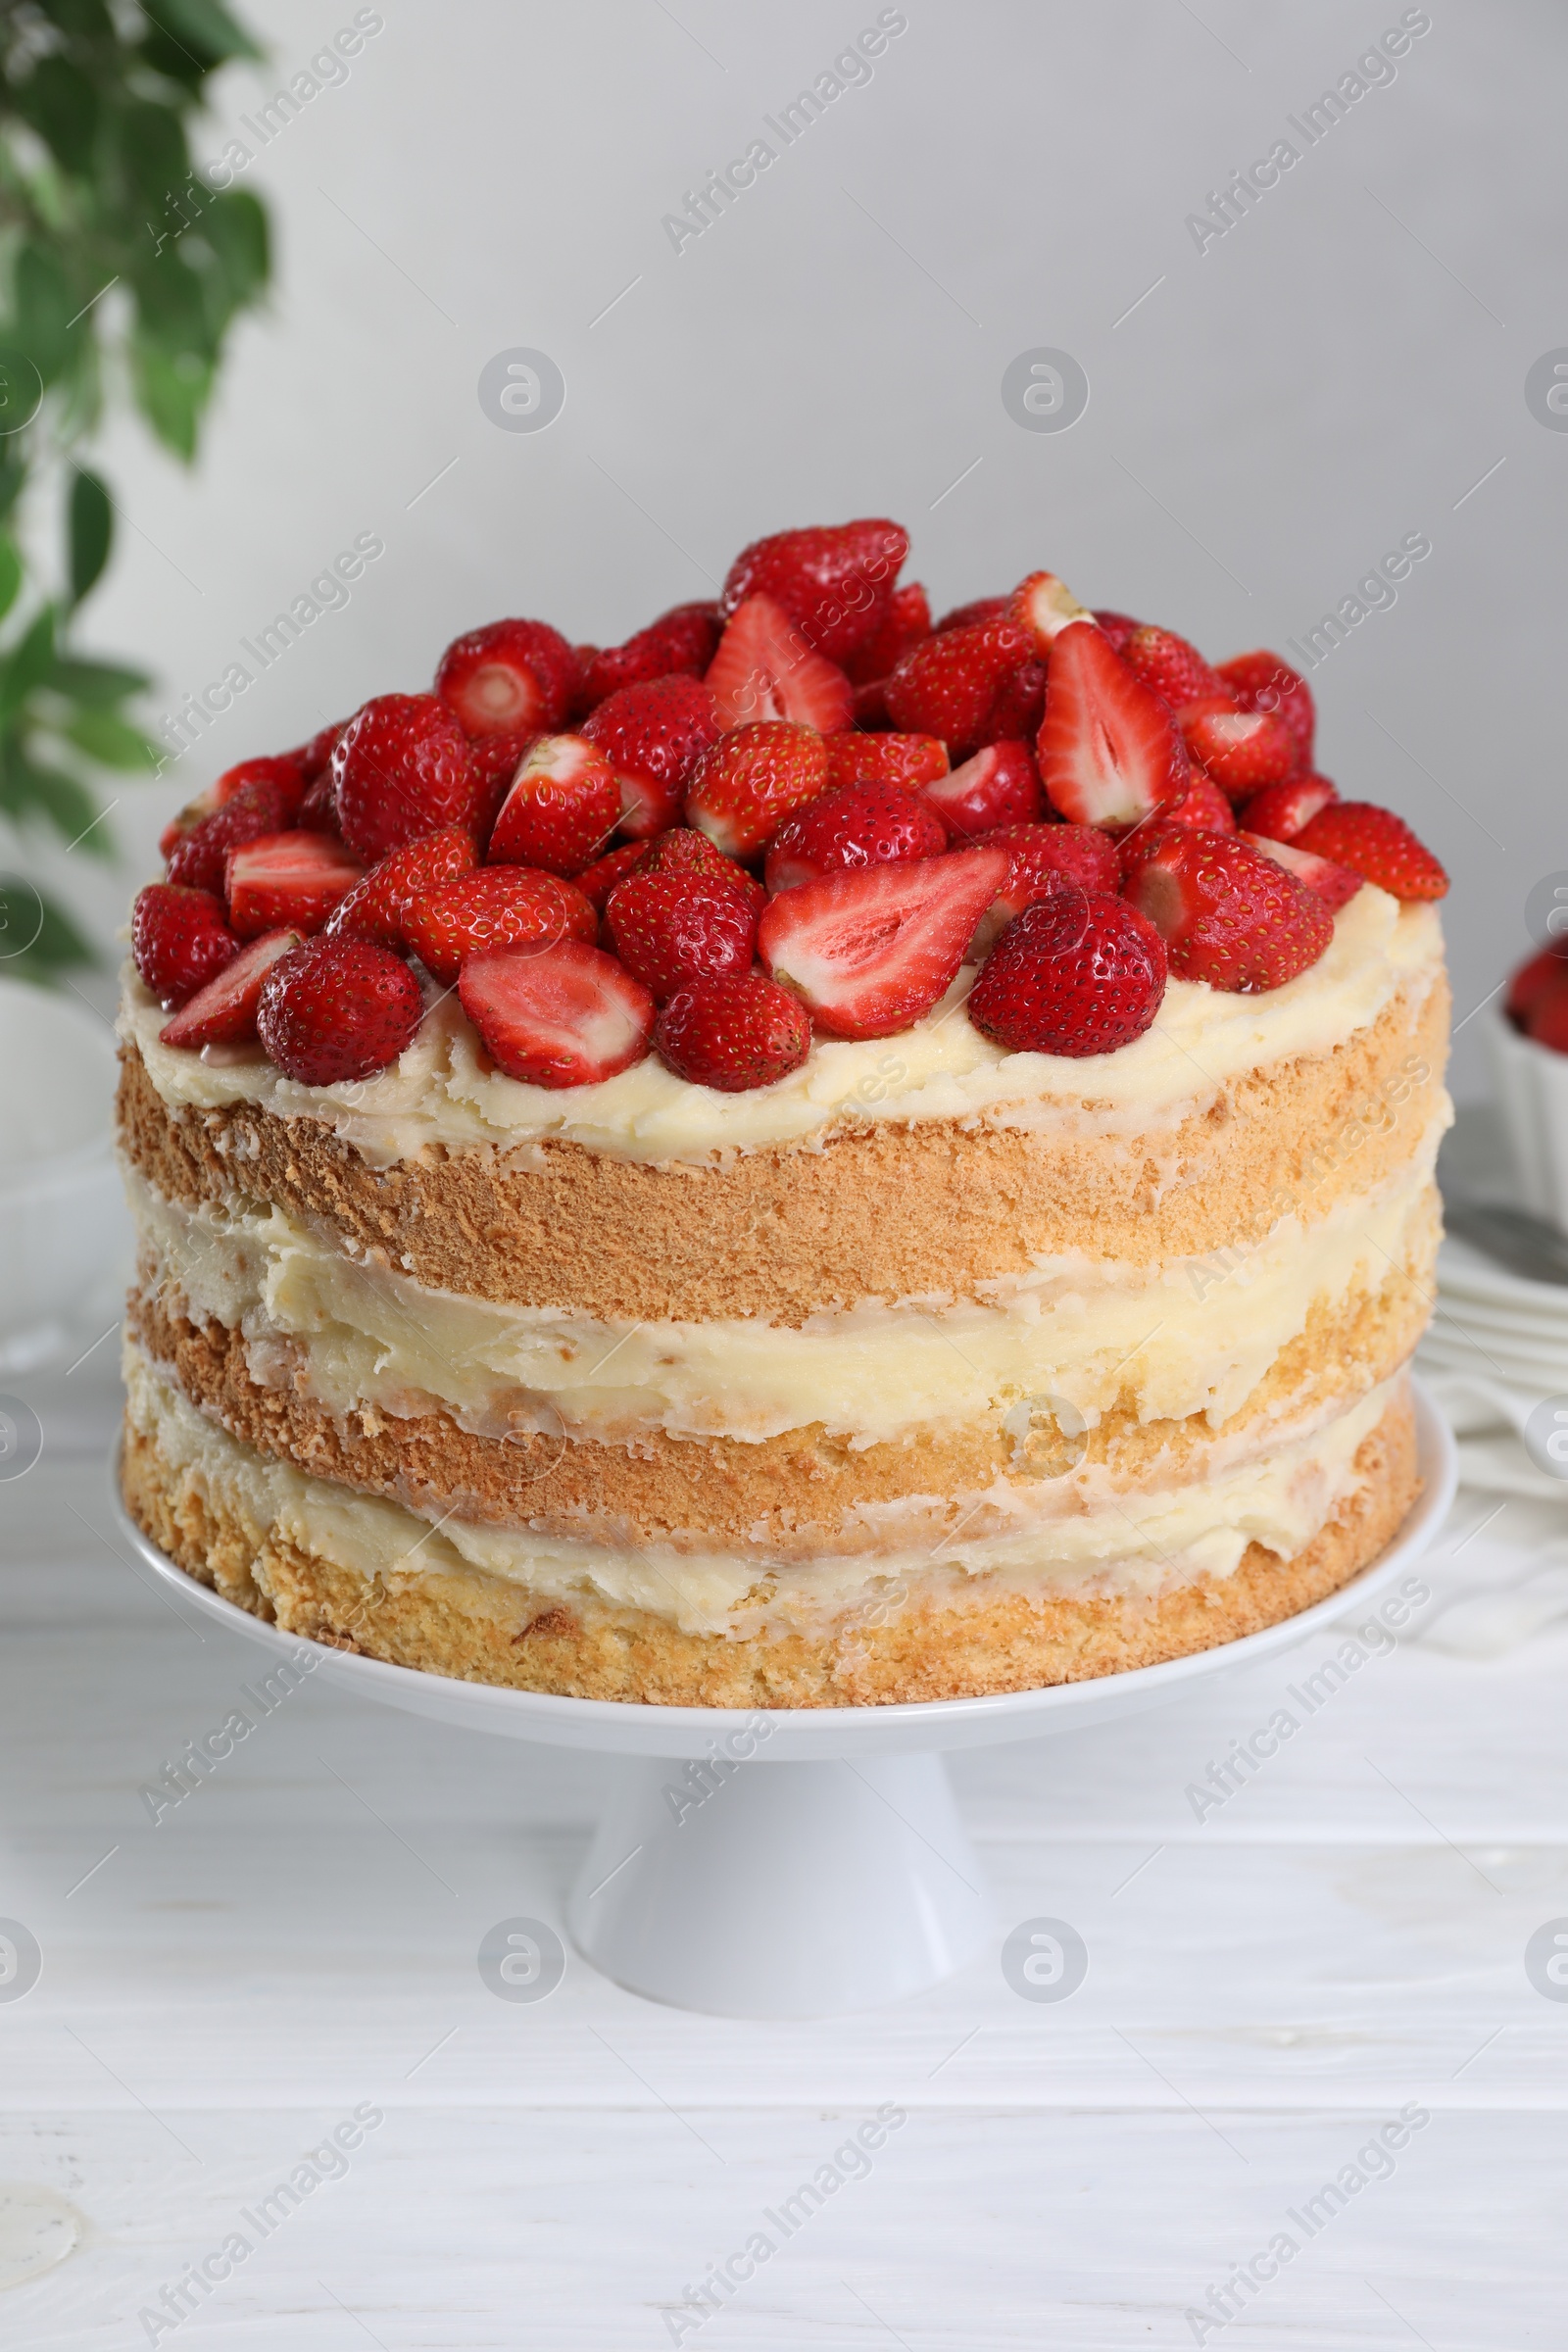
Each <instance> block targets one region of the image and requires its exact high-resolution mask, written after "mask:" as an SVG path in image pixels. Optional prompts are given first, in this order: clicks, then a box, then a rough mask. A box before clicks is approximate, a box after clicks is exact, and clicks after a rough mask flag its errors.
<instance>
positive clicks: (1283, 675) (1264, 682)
mask: <svg viewBox="0 0 1568 2352" xmlns="http://www.w3.org/2000/svg"><path fill="white" fill-rule="evenodd" d="M1219 674H1220V676H1221V677H1222V678H1223V679H1224V681H1225V683H1226V685H1227V686H1228V687H1229V688H1230V691H1231V693H1232V694H1233V695H1234V696H1235V697H1236V700H1237V702H1238V704H1239V705H1240V706H1241V708H1242V709H1243V710H1244V711H1272V712H1274V714H1275V715H1276V716H1277V717H1279V718H1283V719H1284V721H1285V724H1286V725H1287V726H1288V727H1289V728H1290V730H1291V735H1292V738H1293V740H1294V742H1295V744H1296V764H1297V766H1298V767H1310V766H1311V764H1312V736H1313V731H1314V727H1315V723H1316V712H1315V711H1314V709H1313V705H1312V689H1311V687H1310V686H1308V684H1307V682H1306V680H1305V679H1304V678H1303V677H1302V675H1301V673H1300V671H1299V669H1293V668H1292V667H1291V665H1290V663H1289V662H1282V661H1281V660H1280V658H1279V656H1278V654H1266V653H1263V652H1257V653H1253V654H1236V655H1234V656H1233V657H1232V659H1231V660H1230V661H1229V662H1220V664H1219Z"/></svg>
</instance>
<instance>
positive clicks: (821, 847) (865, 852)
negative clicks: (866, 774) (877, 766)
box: [762, 783, 948, 891]
mask: <svg viewBox="0 0 1568 2352" xmlns="http://www.w3.org/2000/svg"><path fill="white" fill-rule="evenodd" d="M947 846H948V835H947V828H946V826H945V825H944V824H943V822H942V820H941V818H940V817H939V816H938V815H937V813H936V811H935V810H934V809H928V808H927V807H926V806H925V803H924V801H923V800H921V799H919V798H917V797H916V795H915V794H913V793H912V792H906V791H905V790H904V788H903V786H902V785H900V784H876V783H871V784H840V785H837V786H836V787H835V788H834V789H833V790H831V791H829V792H824V793H819V794H818V796H817V798H816V799H815V800H814V801H808V802H807V803H806V806H805V807H804V808H802V809H796V810H795V811H794V813H793V814H792V815H790V816H787V817H786V818H785V819H784V822H783V823H782V824H781V825H780V827H779V829H778V831H777V832H776V833H775V834H774V836H773V841H772V846H771V847H770V848H769V850H768V853H767V862H766V864H765V866H764V867H763V869H762V873H763V879H764V881H765V882H766V884H767V887H768V889H769V890H770V891H779V890H794V889H795V888H797V887H798V885H799V884H801V883H803V882H813V881H815V880H816V879H817V877H818V876H819V875H821V874H833V873H840V872H845V871H847V870H849V869H850V868H851V867H854V866H858V865H888V864H891V863H892V862H893V860H894V859H895V858H936V857H938V856H940V854H941V853H942V851H944V850H945V849H946V848H947Z"/></svg>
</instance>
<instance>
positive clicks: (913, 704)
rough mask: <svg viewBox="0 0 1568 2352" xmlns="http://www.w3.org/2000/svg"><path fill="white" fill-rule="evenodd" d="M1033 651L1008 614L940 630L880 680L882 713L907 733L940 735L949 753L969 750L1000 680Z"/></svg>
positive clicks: (1000, 685)
mask: <svg viewBox="0 0 1568 2352" xmlns="http://www.w3.org/2000/svg"><path fill="white" fill-rule="evenodd" d="M1033 655H1034V640H1033V638H1032V637H1031V636H1030V635H1029V633H1028V631H1027V630H1025V629H1021V628H1019V626H1018V624H1017V622H1016V621H1013V620H1008V619H999V620H987V621H981V622H980V623H978V625H976V626H974V627H972V628H965V629H943V630H940V631H939V632H938V633H937V635H936V636H934V637H928V638H926V640H925V642H924V644H922V645H917V646H915V647H914V648H913V650H912V651H911V652H909V653H907V654H906V655H905V657H904V659H903V661H902V662H900V663H899V666H898V668H897V669H896V670H894V672H893V674H892V676H891V677H890V678H888V680H887V681H886V683H885V685H884V687H883V690H882V692H883V699H884V701H885V703H886V705H887V711H888V716H889V717H890V718H891V719H892V721H893V723H894V725H895V726H896V727H901V728H903V729H904V730H905V731H906V732H907V733H909V734H914V735H937V736H940V737H941V739H942V741H943V742H944V743H945V744H946V745H947V746H948V750H949V752H950V753H953V752H971V751H974V750H975V749H976V748H977V746H978V745H979V744H980V743H981V741H982V740H983V738H984V736H985V731H986V725H987V722H988V720H989V719H990V717H991V713H992V711H993V710H994V709H995V708H996V703H997V697H998V695H999V694H1000V693H1001V691H1002V688H1003V686H1004V684H1005V681H1006V680H1007V679H1008V677H1009V676H1010V675H1011V673H1012V672H1013V671H1014V670H1015V669H1017V668H1018V667H1019V666H1020V665H1021V664H1022V663H1023V662H1028V661H1030V660H1031V659H1032V658H1033Z"/></svg>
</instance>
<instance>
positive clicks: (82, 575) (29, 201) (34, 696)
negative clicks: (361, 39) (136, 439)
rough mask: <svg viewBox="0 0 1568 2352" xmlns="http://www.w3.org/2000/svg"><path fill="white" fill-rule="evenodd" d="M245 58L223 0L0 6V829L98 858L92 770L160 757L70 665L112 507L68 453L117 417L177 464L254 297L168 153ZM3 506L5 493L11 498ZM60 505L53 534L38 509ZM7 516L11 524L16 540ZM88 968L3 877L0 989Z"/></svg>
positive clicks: (255, 255)
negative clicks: (38, 833) (16, 977)
mask: <svg viewBox="0 0 1568 2352" xmlns="http://www.w3.org/2000/svg"><path fill="white" fill-rule="evenodd" d="M260 54H261V52H260V50H259V49H258V48H257V46H256V44H255V43H254V42H253V41H252V39H251V37H250V35H249V34H248V33H247V32H246V31H245V30H244V28H243V27H242V26H241V25H239V24H237V23H236V21H235V20H234V18H233V17H231V16H230V15H229V13H228V11H227V10H226V9H225V8H224V7H222V6H221V0H157V14H156V16H155V15H154V14H153V13H152V11H151V10H149V9H145V8H142V7H139V6H137V5H135V0H0V818H3V819H4V821H5V823H6V824H7V826H8V827H9V829H10V830H11V832H12V835H13V837H14V838H15V839H19V840H20V839H21V838H22V837H23V836H25V834H26V832H27V831H28V829H29V828H39V827H41V828H43V829H45V830H52V831H53V832H54V833H55V834H57V835H58V836H59V837H60V838H61V839H62V840H63V841H65V842H66V843H67V844H68V845H70V846H71V847H73V848H74V847H77V846H79V847H80V848H81V850H82V851H83V852H85V853H88V854H90V855H92V856H95V857H100V858H102V857H109V856H112V855H113V843H112V839H111V836H110V833H109V829H108V826H107V824H106V822H105V818H104V811H103V809H102V808H101V805H100V800H99V795H98V791H97V789H96V787H95V782H94V778H95V775H96V774H97V773H98V772H99V771H102V770H103V769H106V768H108V769H123V770H126V771H137V770H140V771H143V772H147V771H150V770H151V769H152V768H153V766H154V765H155V764H156V759H157V755H156V752H155V749H154V747H153V745H152V744H151V743H149V741H148V739H147V737H146V736H145V735H144V734H143V733H142V731H141V729H140V728H139V727H138V726H137V725H136V724H135V723H134V720H133V718H132V717H130V716H129V715H128V714H127V710H126V706H127V704H129V703H130V702H131V700H132V699H133V698H134V697H135V696H136V695H137V694H139V693H141V692H142V691H143V690H144V689H145V688H146V687H147V686H148V685H149V684H150V683H151V680H150V679H149V678H148V677H147V676H146V675H145V674H144V673H143V672H142V671H140V670H138V669H134V668H131V667H128V666H126V665H125V664H123V663H122V662H103V661H95V660H89V659H87V658H86V657H84V656H83V655H82V654H81V653H80V652H78V650H77V647H76V623H77V616H78V613H79V610H80V607H81V604H82V600H83V599H84V598H85V597H86V596H87V595H88V593H89V591H90V590H91V589H92V587H93V586H94V584H95V582H96V581H97V580H98V579H99V578H100V577H101V575H102V573H103V570H104V567H105V565H106V564H107V563H108V561H109V556H110V550H111V548H112V546H113V542H114V524H115V513H116V510H115V506H114V501H113V499H112V498H111V496H110V493H109V490H108V488H107V486H106V485H105V483H104V482H103V480H102V479H101V477H100V476H99V475H98V474H97V473H95V472H93V471H92V470H91V469H90V468H89V467H88V466H84V465H81V464H78V463H77V462H76V460H75V459H74V457H73V451H75V450H76V449H77V448H79V447H80V445H81V444H82V443H83V441H84V440H85V438H86V437H87V436H88V435H90V434H91V433H92V432H93V431H94V429H95V428H96V427H97V426H98V425H99V423H100V422H101V420H102V418H103V417H104V415H105V413H106V410H113V409H114V408H116V407H119V406H121V405H124V404H129V405H131V406H133V407H134V408H135V409H136V410H138V411H139V412H140V414H141V416H142V417H143V418H144V419H145V420H146V422H147V424H148V425H149V426H150V427H151V429H152V431H153V433H154V434H155V435H156V436H157V438H158V440H159V441H161V442H162V443H163V445H164V447H165V448H166V449H169V450H172V452H173V453H174V455H175V456H176V457H179V458H182V459H185V460H187V461H188V460H189V459H191V458H192V457H193V456H194V454H195V449H196V435H197V428H198V425H199V423H200V420H201V417H202V413H203V411H204V410H205V408H206V406H207V403H208V401H209V400H210V399H211V397H212V392H213V387H214V384H215V382H216V380H217V374H218V368H219V362H220V360H221V355H222V350H223V343H224V338H225V336H226V335H227V333H228V330H229V328H230V326H231V325H232V324H233V321H234V319H236V318H237V316H238V315H239V313H240V312H242V311H244V310H245V309H247V308H248V307H249V306H250V305H252V304H254V303H255V302H257V301H258V300H259V299H260V297H261V295H262V293H263V291H264V289H265V287H266V285H267V281H268V270H269V258H268V224H267V216H266V213H265V212H264V210H263V208H262V206H261V204H260V203H258V201H257V199H256V198H255V197H254V196H252V195H250V194H248V193H246V192H244V191H242V190H231V191H228V192H225V193H222V194H220V193H218V192H217V191H215V190H214V189H212V188H210V187H209V186H208V185H207V184H206V182H205V181H204V180H203V179H201V178H200V177H199V176H198V175H197V173H196V172H195V170H194V168H193V166H192V162H191V156H190V149H189V146H188V144H187V139H186V128H187V124H188V123H189V122H190V119H191V117H192V116H193V115H195V114H196V113H197V112H198V111H199V110H200V109H201V108H202V107H203V106H204V105H205V103H206V84H207V77H208V75H209V74H210V73H214V72H216V70H217V69H218V68H219V67H220V66H222V65H225V64H227V63H228V61H229V60H230V59H232V58H240V57H258V56H260ZM25 494H26V495H25ZM46 498H47V499H51V500H53V501H54V502H55V503H56V504H57V505H58V507H59V509H60V510H61V513H60V520H59V524H58V525H57V535H56V536H55V544H56V545H57V546H61V547H62V549H63V557H62V560H61V561H60V562H59V564H58V568H57V569H55V570H54V571H53V572H52V573H50V572H49V571H47V570H46V569H45V567H43V566H42V565H41V564H39V562H38V560H37V556H36V542H37V540H38V539H39V538H47V537H49V536H50V534H49V533H48V532H47V531H46V530H45V529H44V528H43V526H42V525H40V523H39V520H38V515H37V513H36V512H35V509H36V507H37V506H38V505H39V504H40V503H42V501H43V500H44V499H46ZM24 519H25V524H26V526H27V527H26V528H25V529H24V528H23V527H21V526H22V525H23V523H24ZM93 960H94V957H93V952H92V950H91V948H90V947H89V945H88V943H87V942H86V940H85V939H84V938H83V937H82V935H81V933H80V932H79V931H78V929H77V928H76V926H75V925H74V924H73V921H72V920H71V917H70V915H69V914H68V913H67V912H66V911H65V909H64V908H62V907H59V906H57V905H55V904H53V903H52V902H50V901H49V900H48V899H47V898H42V899H41V898H40V894H39V893H38V891H37V890H35V889H34V888H33V887H32V885H31V884H30V883H28V882H27V881H26V880H25V878H24V877H23V876H21V875H18V874H14V873H13V874H0V970H4V971H6V972H8V973H13V974H20V975H22V976H25V977H27V978H32V979H47V978H48V977H50V976H51V974H52V973H54V972H55V971H57V970H59V969H60V968H61V967H62V966H64V965H70V964H76V963H89V962H91V961H93Z"/></svg>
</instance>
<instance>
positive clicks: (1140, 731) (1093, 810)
mask: <svg viewBox="0 0 1568 2352" xmlns="http://www.w3.org/2000/svg"><path fill="white" fill-rule="evenodd" d="M1038 750H1039V757H1040V780H1041V782H1042V783H1043V784H1044V786H1045V788H1046V797H1047V799H1048V800H1049V801H1050V802H1051V805H1052V807H1053V808H1054V809H1056V810H1057V811H1058V812H1059V813H1060V814H1061V815H1062V816H1065V817H1067V818H1068V819H1070V821H1071V822H1072V823H1073V824H1076V825H1136V824H1139V823H1141V822H1142V820H1143V819H1144V818H1145V817H1146V816H1149V815H1151V814H1152V812H1153V810H1154V809H1157V808H1159V807H1160V806H1161V804H1162V803H1163V802H1165V801H1168V800H1174V799H1176V798H1177V797H1178V796H1179V795H1180V793H1181V791H1182V790H1183V788H1184V787H1185V785H1186V781H1187V765H1188V762H1187V757H1186V754H1185V753H1184V752H1183V750H1182V742H1181V737H1180V736H1179V735H1178V734H1177V732H1176V725H1175V721H1174V720H1173V719H1172V717H1171V714H1170V712H1169V711H1167V710H1166V708H1165V706H1164V704H1163V703H1162V702H1161V701H1160V699H1159V697H1158V696H1157V695H1154V694H1151V693H1150V691H1149V688H1148V687H1147V686H1141V685H1140V684H1139V682H1138V680H1137V679H1136V678H1135V677H1134V676H1133V674H1132V672H1131V670H1130V669H1129V668H1128V667H1127V665H1126V663H1125V662H1122V661H1120V660H1118V658H1117V656H1116V655H1115V654H1113V653H1112V652H1111V650H1110V643H1109V640H1108V639H1107V638H1106V636H1105V633H1104V631H1103V629H1102V628H1100V627H1098V626H1097V625H1095V624H1094V623H1093V622H1084V621H1074V622H1073V623H1072V624H1071V626H1070V627H1068V628H1064V629H1063V630H1062V631H1061V633H1060V635H1059V636H1058V637H1057V639H1056V643H1055V646H1054V650H1053V653H1052V657H1051V672H1050V676H1049V677H1048V679H1047V682H1046V714H1045V717H1044V718H1043V719H1042V721H1041V724H1040V741H1039V746H1038Z"/></svg>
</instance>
